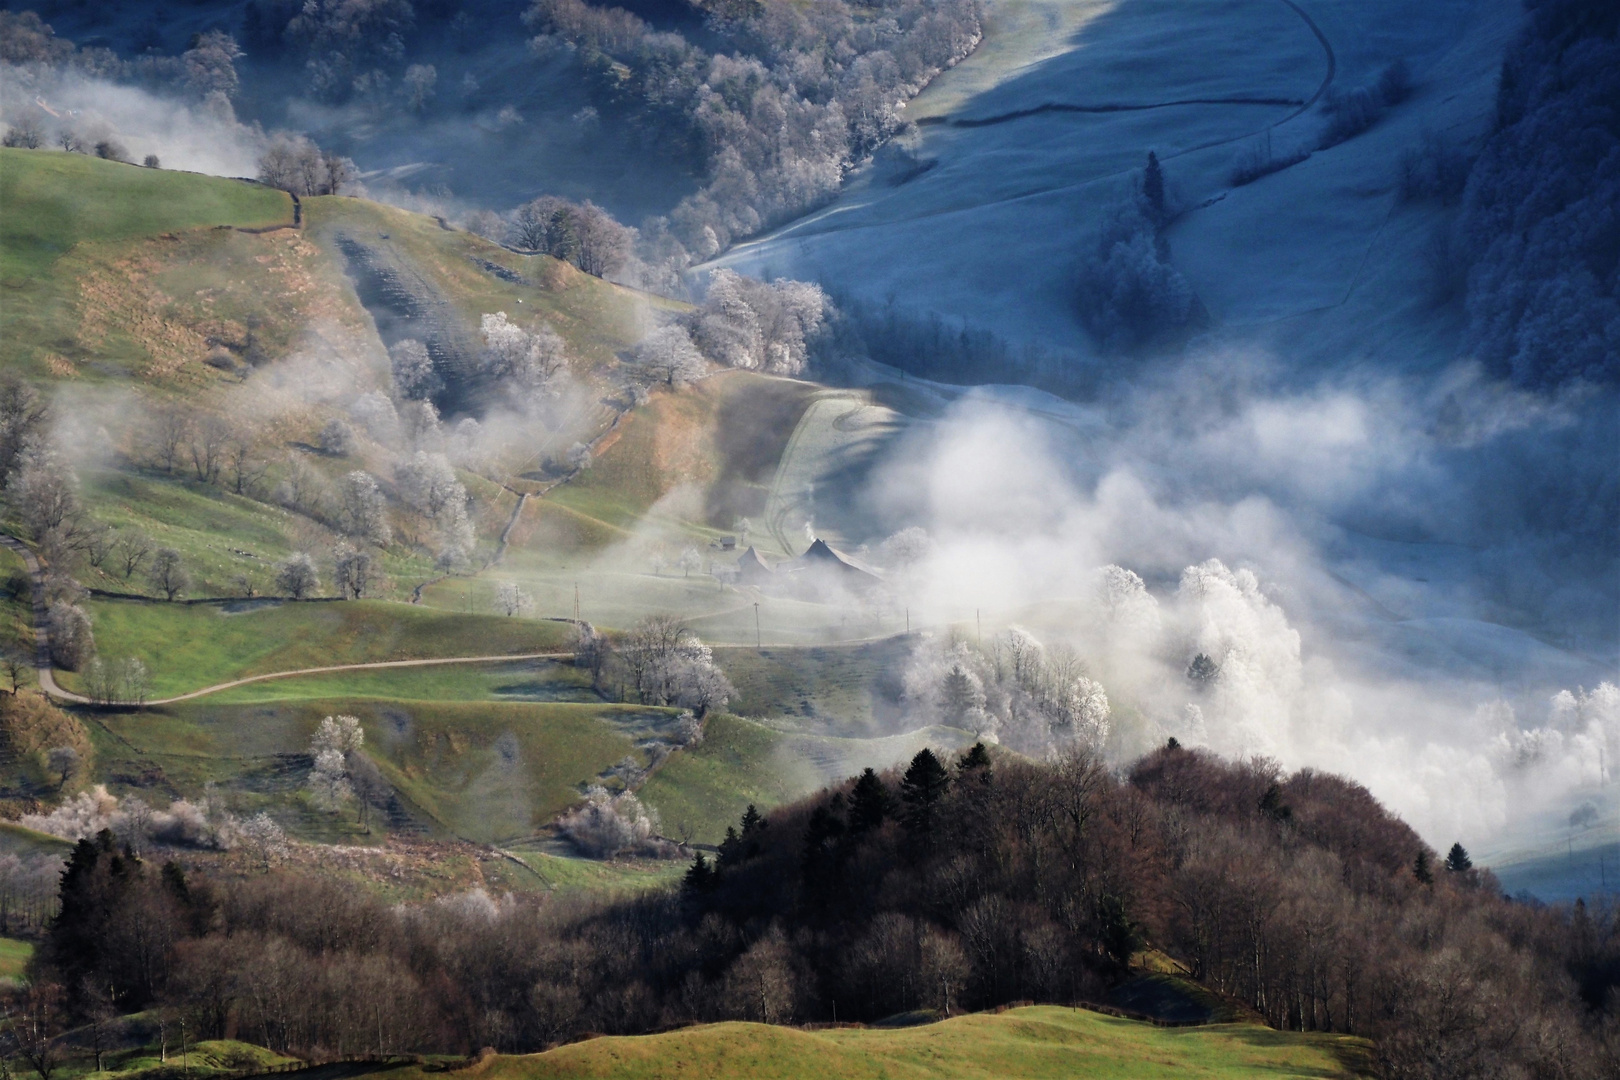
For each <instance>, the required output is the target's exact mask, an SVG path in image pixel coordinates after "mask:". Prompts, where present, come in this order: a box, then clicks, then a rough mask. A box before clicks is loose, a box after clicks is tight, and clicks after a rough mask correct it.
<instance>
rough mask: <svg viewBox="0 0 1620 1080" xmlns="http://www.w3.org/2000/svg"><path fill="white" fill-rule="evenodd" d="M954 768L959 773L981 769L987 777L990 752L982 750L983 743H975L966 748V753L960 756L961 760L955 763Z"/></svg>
mask: <svg viewBox="0 0 1620 1080" xmlns="http://www.w3.org/2000/svg"><path fill="white" fill-rule="evenodd" d="M956 767H957V769H958V770H960V771H961V772H972V771H973V770H975V769H983V770H984V772H985V776H986V777H988V776H989V775H990V751H988V750H986V749H985V748H984V743H982V742H976V743H974V744H973V745H972V746H970V747H968V749H967V753H965V754H963V755H962V760H961V761H959V762H957V765H956Z"/></svg>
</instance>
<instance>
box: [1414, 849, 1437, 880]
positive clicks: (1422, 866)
mask: <svg viewBox="0 0 1620 1080" xmlns="http://www.w3.org/2000/svg"><path fill="white" fill-rule="evenodd" d="M1412 876H1413V877H1415V878H1417V879H1418V881H1420V882H1422V883H1423V884H1425V885H1432V884H1434V872H1433V871H1432V870H1430V869H1429V852H1428V849H1427V848H1425V849H1423V850H1422V851H1419V852H1418V853H1417V859H1416V861H1414V862H1413V863H1412Z"/></svg>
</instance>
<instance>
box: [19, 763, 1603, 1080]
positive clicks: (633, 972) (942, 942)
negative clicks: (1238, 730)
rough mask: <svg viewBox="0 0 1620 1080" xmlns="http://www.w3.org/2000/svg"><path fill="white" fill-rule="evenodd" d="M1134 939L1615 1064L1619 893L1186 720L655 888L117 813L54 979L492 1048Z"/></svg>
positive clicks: (904, 1001) (86, 851)
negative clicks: (185, 863) (189, 869)
mask: <svg viewBox="0 0 1620 1080" xmlns="http://www.w3.org/2000/svg"><path fill="white" fill-rule="evenodd" d="M597 801H598V802H599V803H601V806H599V807H597V808H596V809H597V811H599V812H598V813H597V814H596V817H597V818H601V819H602V820H600V821H597V820H595V819H593V821H592V822H583V821H582V822H581V824H580V828H581V829H582V830H585V829H587V828H589V829H591V830H594V831H593V832H592V833H591V835H593V836H596V835H598V834H601V835H602V836H606V834H607V833H608V832H612V833H613V835H612V836H611V837H607V839H606V840H604V841H603V842H604V843H608V844H609V846H617V845H619V844H630V845H633V844H634V843H637V842H644V840H645V838H644V837H643V840H637V837H638V836H641V835H642V834H643V833H646V832H647V829H646V827H645V821H644V815H643V814H642V813H641V811H640V808H639V806H637V807H631V808H630V812H629V813H622V814H621V813H618V808H617V807H616V806H615V802H614V799H613V797H612V796H610V795H608V794H607V793H603V794H602V795H601V796H600V797H599V798H598V800H597ZM609 819H612V820H609ZM603 822H606V825H604V824H603ZM606 826H612V828H611V829H608V828H607V827H606ZM637 829H641V833H637V832H636V830H637ZM621 832H622V833H623V834H624V835H622V836H621V835H619V833H621ZM626 837H628V839H626ZM265 865H266V866H267V867H268V865H269V860H268V859H267V860H266V864H265ZM1144 948H1151V949H1160V950H1163V951H1164V952H1166V953H1168V954H1169V955H1171V956H1173V957H1175V958H1176V959H1177V960H1178V961H1179V962H1181V963H1182V964H1184V965H1185V966H1186V968H1187V970H1188V971H1189V972H1190V974H1191V976H1192V977H1194V978H1196V979H1198V980H1199V981H1201V982H1202V983H1203V984H1205V985H1206V986H1207V987H1209V988H1210V989H1211V990H1213V991H1215V992H1217V993H1219V994H1221V995H1223V996H1225V997H1227V998H1228V999H1230V1000H1232V1001H1233V1002H1234V1003H1237V1004H1240V1005H1242V1006H1245V1007H1248V1008H1250V1009H1253V1010H1254V1011H1255V1012H1256V1013H1258V1014H1260V1015H1261V1016H1263V1017H1265V1019H1266V1020H1267V1022H1269V1023H1270V1024H1272V1025H1274V1026H1277V1027H1279V1028H1286V1029H1304V1030H1324V1031H1338V1032H1356V1033H1360V1034H1364V1035H1368V1036H1371V1037H1372V1038H1373V1039H1374V1040H1375V1041H1376V1043H1377V1047H1378V1054H1379V1057H1380V1059H1381V1062H1382V1066H1383V1068H1384V1070H1385V1073H1386V1075H1389V1076H1391V1077H1420V1076H1421V1077H1426V1078H1427V1077H1446V1078H1462V1077H1496V1076H1536V1077H1541V1076H1546V1077H1594V1078H1595V1077H1599V1076H1606V1075H1607V1076H1612V1075H1614V1070H1615V1069H1616V1067H1617V1066H1620V993H1617V990H1616V987H1617V986H1620V914H1617V911H1616V910H1615V909H1614V908H1613V907H1612V906H1595V907H1587V906H1584V905H1576V906H1574V907H1560V908H1546V907H1540V906H1537V905H1533V904H1525V903H1514V902H1510V901H1508V900H1506V899H1504V898H1503V897H1502V896H1501V895H1500V893H1499V891H1498V890H1497V888H1496V887H1495V883H1494V879H1492V878H1491V877H1490V875H1489V874H1488V873H1483V872H1480V871H1477V870H1475V869H1473V868H1472V867H1471V865H1470V863H1469V860H1468V857H1467V854H1466V852H1463V851H1462V849H1461V848H1460V847H1455V848H1453V849H1452V851H1451V853H1450V854H1449V855H1448V856H1447V857H1446V858H1444V859H1442V858H1441V857H1440V856H1439V855H1438V853H1436V852H1434V851H1432V850H1430V849H1429V848H1428V847H1427V846H1426V845H1425V844H1424V843H1423V842H1422V840H1421V839H1420V838H1419V837H1418V836H1417V835H1416V834H1415V833H1413V832H1412V830H1411V829H1410V828H1408V827H1407V826H1406V825H1405V824H1403V823H1402V822H1401V821H1399V820H1398V819H1396V818H1394V817H1392V816H1391V815H1390V814H1388V813H1387V812H1386V811H1385V810H1383V809H1382V808H1381V807H1380V806H1379V805H1378V804H1377V803H1376V801H1374V800H1373V798H1372V797H1371V796H1370V795H1369V794H1368V793H1367V791H1366V790H1365V789H1363V788H1361V787H1359V786H1358V785H1356V784H1354V783H1351V782H1349V781H1346V780H1343V779H1340V778H1338V777H1334V776H1329V775H1324V774H1320V773H1314V772H1311V771H1309V770H1305V771H1301V772H1299V773H1295V774H1293V775H1291V776H1285V775H1283V774H1282V773H1281V772H1280V770H1278V769H1277V768H1276V766H1274V765H1272V764H1270V763H1268V762H1266V761H1264V760H1252V761H1246V762H1241V763H1230V762H1225V761H1222V760H1220V759H1218V758H1216V757H1214V756H1212V755H1209V754H1206V753H1204V752H1201V751H1196V750H1189V749H1184V748H1180V747H1177V746H1175V745H1173V744H1172V745H1170V746H1168V747H1166V748H1164V749H1162V750H1160V751H1158V752H1156V753H1154V754H1151V755H1149V756H1148V757H1147V758H1144V759H1143V760H1141V761H1139V762H1137V763H1136V765H1135V766H1134V767H1133V768H1131V769H1130V770H1129V772H1128V773H1127V774H1125V775H1123V776H1121V775H1119V774H1116V773H1113V772H1110V771H1109V770H1108V769H1106V768H1104V767H1103V765H1102V764H1101V762H1100V760H1099V759H1097V758H1096V757H1094V756H1093V755H1092V754H1091V753H1090V752H1089V751H1086V750H1085V749H1083V748H1072V749H1071V750H1070V751H1068V752H1066V753H1064V754H1063V755H1061V756H1059V757H1055V758H1052V759H1050V760H1048V761H1047V762H1046V763H1036V762H1032V761H1029V760H1026V759H1021V758H1017V757H1013V756H1010V755H1004V754H1000V753H996V754H991V753H987V752H986V751H985V749H984V748H983V747H982V746H978V747H975V748H974V749H973V750H971V751H970V752H968V753H966V754H963V755H962V756H961V757H960V759H957V760H950V759H942V758H939V757H936V756H935V755H934V754H933V753H931V752H926V751H925V752H922V753H919V754H918V755H917V757H916V758H915V759H914V760H913V761H912V762H911V763H910V765H909V766H908V767H907V768H905V769H904V770H895V771H893V772H891V773H888V774H885V775H878V774H875V773H873V772H871V771H868V772H866V773H865V774H863V775H862V776H860V777H858V778H856V779H854V780H852V781H849V782H846V783H844V784H842V785H840V786H838V787H837V788H835V789H829V790H826V791H823V792H822V793H820V794H819V795H817V796H815V797H813V798H811V799H809V800H807V801H805V802H803V803H801V804H799V805H796V806H792V807H788V808H784V809H782V810H779V811H777V812H776V813H774V814H773V815H771V817H770V818H769V820H767V819H765V818H764V817H762V816H761V815H759V814H757V813H755V812H754V811H753V809H752V808H750V810H749V813H748V814H747V815H746V816H745V817H744V819H743V820H742V822H741V823H740V824H739V826H738V827H737V828H735V829H733V830H731V832H730V833H729V834H728V836H727V838H726V841H725V843H724V844H722V845H721V847H720V852H719V856H718V858H717V859H715V860H710V859H708V858H705V857H703V856H699V857H698V858H696V859H695V860H694V862H693V864H692V866H691V868H690V870H689V871H688V873H687V875H686V879H685V882H684V884H683V885H682V886H681V887H680V888H679V889H676V890H671V891H667V892H658V893H652V894H648V895H644V896H641V897H638V898H634V899H620V900H607V899H586V898H583V897H579V896H574V897H567V896H557V895H553V896H548V897H543V898H532V897H531V898H514V897H501V898H492V897H490V896H487V895H485V894H484V893H482V892H474V893H470V894H463V895H458V896H455V897H451V898H447V899H442V900H438V901H434V902H426V903H419V904H414V905H406V906H398V905H394V904H392V903H391V902H385V901H384V900H382V899H379V898H374V897H372V896H371V895H369V894H367V893H366V892H364V891H362V890H360V889H358V888H356V887H355V886H353V885H351V884H348V883H340V882H337V881H333V880H315V879H310V878H305V877H299V876H295V875H291V874H287V873H284V872H265V873H261V874H256V875H253V876H251V877H249V878H248V879H246V880H242V881H234V882H213V881H209V880H207V879H204V878H202V877H199V876H197V875H195V874H188V873H186V872H185V871H183V870H182V869H181V867H179V866H178V865H175V864H172V863H171V864H166V865H163V866H161V867H160V866H157V865H154V864H152V863H151V862H147V861H143V860H141V859H139V858H137V857H135V856H134V855H132V854H131V853H129V852H127V851H125V850H124V848H123V846H122V845H121V843H120V842H119V840H118V838H117V837H115V836H114V835H113V834H112V833H105V834H102V835H101V836H99V837H97V838H95V839H90V840H85V841H82V842H81V843H80V844H79V845H78V847H77V848H76V849H75V851H74V853H73V855H72V857H71V859H70V862H69V866H68V870H67V872H66V874H65V875H64V876H63V879H62V888H61V914H60V916H59V917H58V918H57V919H56V920H55V921H54V922H53V923H52V925H51V928H50V931H49V934H48V937H47V940H46V944H45V947H44V948H43V949H42V950H41V952H40V954H39V958H38V960H37V961H36V963H35V971H34V984H33V985H34V987H35V992H48V993H58V994H61V995H64V996H65V1000H66V1004H67V1007H68V1010H69V1012H68V1015H69V1016H71V1015H72V1013H73V1011H74V1010H77V1011H79V1012H83V1011H84V1010H86V1009H88V1008H90V1007H92V1003H91V1002H90V1001H89V1000H88V999H87V998H86V997H85V996H84V993H83V988H84V987H86V986H89V985H95V986H97V987H108V988H110V990H111V993H112V996H113V999H114V1001H115V1002H116V1004H117V1006H118V1008H120V1009H123V1010H136V1009H143V1008H149V1007H153V1006H162V1007H163V1008H165V1009H169V1010H178V1011H180V1012H182V1013H184V1014H185V1015H186V1016H187V1017H188V1018H189V1023H190V1024H191V1025H193V1030H195V1031H196V1032H197V1033H198V1035H199V1036H210V1035H222V1034H225V1033H227V1032H230V1033H235V1034H236V1035H237V1036H238V1037H241V1038H246V1039H251V1040H253V1041H256V1042H262V1043H264V1044H265V1045H268V1046H271V1047H274V1048H276V1049H282V1050H294V1051H300V1052H306V1053H307V1052H323V1053H357V1052H383V1053H392V1052H401V1051H412V1050H417V1051H426V1050H439V1051H453V1052H471V1051H473V1050H476V1049H477V1048H479V1047H482V1046H494V1047H497V1048H499V1049H503V1050H526V1049H536V1048H540V1047H544V1046H546V1045H549V1044H552V1043H555V1042H558V1041H564V1040H567V1039H570V1038H575V1037H578V1036H579V1035H581V1034H583V1033H585V1032H591V1031H596V1032H616V1033H633V1032H642V1031H648V1030H652V1029H655V1028H660V1027H664V1026H667V1025H670V1024H680V1023H685V1022H691V1021H704V1020H715V1019H722V1018H745V1019H752V1020H761V1021H767V1022H805V1021H816V1020H828V1019H831V1018H832V1016H833V1015H834V1012H835V1011H836V1015H837V1016H838V1018H839V1019H845V1020H875V1019H878V1018H881V1017H883V1016H886V1015H889V1014H892V1013H895V1012H898V1011H902V1010H909V1009H916V1008H932V1009H939V1010H942V1011H943V1010H947V1009H949V1010H952V1011H955V1010H959V1009H978V1008H984V1007H988V1006H993V1005H996V1004H999V1003H1003V1002H1007V1001H1013V1000H1020V999H1034V1000H1045V1001H1071V1000H1076V999H1090V1000H1097V999H1101V998H1103V997H1105V996H1106V995H1107V993H1108V991H1109V987H1110V986H1111V985H1112V984H1113V983H1115V982H1117V981H1118V980H1119V979H1121V978H1122V977H1125V975H1126V972H1127V965H1128V964H1129V963H1130V961H1131V959H1132V957H1133V956H1135V955H1138V954H1139V953H1140V951H1141V950H1142V949H1144Z"/></svg>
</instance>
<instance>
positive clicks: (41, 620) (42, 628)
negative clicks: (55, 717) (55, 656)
mask: <svg viewBox="0 0 1620 1080" xmlns="http://www.w3.org/2000/svg"><path fill="white" fill-rule="evenodd" d="M0 545H3V546H5V547H8V548H10V549H11V550H12V551H15V552H16V553H17V555H18V556H19V557H20V558H21V559H22V561H23V565H24V566H26V567H28V580H29V582H30V583H31V584H32V585H33V593H34V669H35V671H36V672H37V673H38V675H39V688H40V689H41V690H43V691H45V693H47V694H55V695H56V696H57V697H62V698H66V699H67V700H69V701H80V702H88V701H89V700H90V699H89V698H87V697H81V696H79V695H78V694H72V693H69V692H68V691H66V690H63V689H62V688H61V687H60V686H57V685H56V674H55V672H54V671H52V670H51V639H50V631H49V630H48V629H47V627H46V625H45V568H44V567H43V566H41V565H40V562H39V557H38V556H37V555H35V554H34V552H33V549H32V548H30V547H29V546H28V545H27V544H25V543H23V542H22V541H21V540H19V539H17V538H16V537H15V536H8V535H6V534H5V533H0Z"/></svg>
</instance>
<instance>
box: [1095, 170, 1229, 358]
mask: <svg viewBox="0 0 1620 1080" xmlns="http://www.w3.org/2000/svg"><path fill="white" fill-rule="evenodd" d="M1087 248H1088V249H1089V250H1087V251H1086V252H1085V254H1084V255H1083V257H1082V260H1081V263H1080V272H1079V282H1078V288H1077V290H1076V292H1077V298H1078V301H1079V304H1078V306H1079V313H1080V320H1081V322H1082V323H1084V324H1085V327H1086V329H1087V330H1088V331H1090V333H1091V336H1092V337H1093V338H1094V339H1095V340H1096V341H1097V344H1098V345H1099V346H1100V347H1101V348H1102V349H1103V350H1104V351H1106V352H1112V353H1132V352H1140V351H1142V350H1145V349H1149V348H1153V347H1157V346H1164V345H1168V344H1171V343H1173V342H1176V341H1177V340H1179V339H1180V338H1182V337H1184V336H1185V335H1186V334H1187V333H1189V332H1190V331H1191V330H1192V329H1193V328H1194V327H1196V326H1197V325H1198V324H1199V323H1200V322H1201V321H1202V318H1203V306H1202V305H1201V304H1200V303H1199V302H1198V298H1197V296H1196V295H1194V293H1193V290H1192V286H1191V285H1190V284H1188V282H1187V279H1186V278H1184V277H1182V275H1181V272H1180V271H1178V270H1177V269H1176V268H1175V267H1174V266H1171V265H1170V245H1169V244H1168V243H1167V242H1166V241H1165V240H1164V238H1163V237H1162V236H1161V235H1160V234H1159V232H1158V230H1157V229H1155V228H1154V226H1153V222H1152V218H1151V217H1150V216H1149V214H1148V213H1147V211H1146V209H1145V207H1144V206H1143V205H1142V202H1141V199H1140V197H1139V196H1137V194H1136V193H1134V192H1133V195H1132V197H1131V198H1130V199H1128V200H1127V201H1126V202H1125V203H1123V204H1122V205H1120V206H1119V207H1118V208H1116V210H1115V211H1114V213H1113V214H1112V215H1110V216H1109V217H1108V218H1107V219H1106V220H1105V221H1104V223H1103V225H1102V227H1101V228H1100V229H1098V231H1097V232H1096V234H1095V235H1093V237H1092V238H1091V240H1090V241H1089V242H1088V244H1087Z"/></svg>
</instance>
